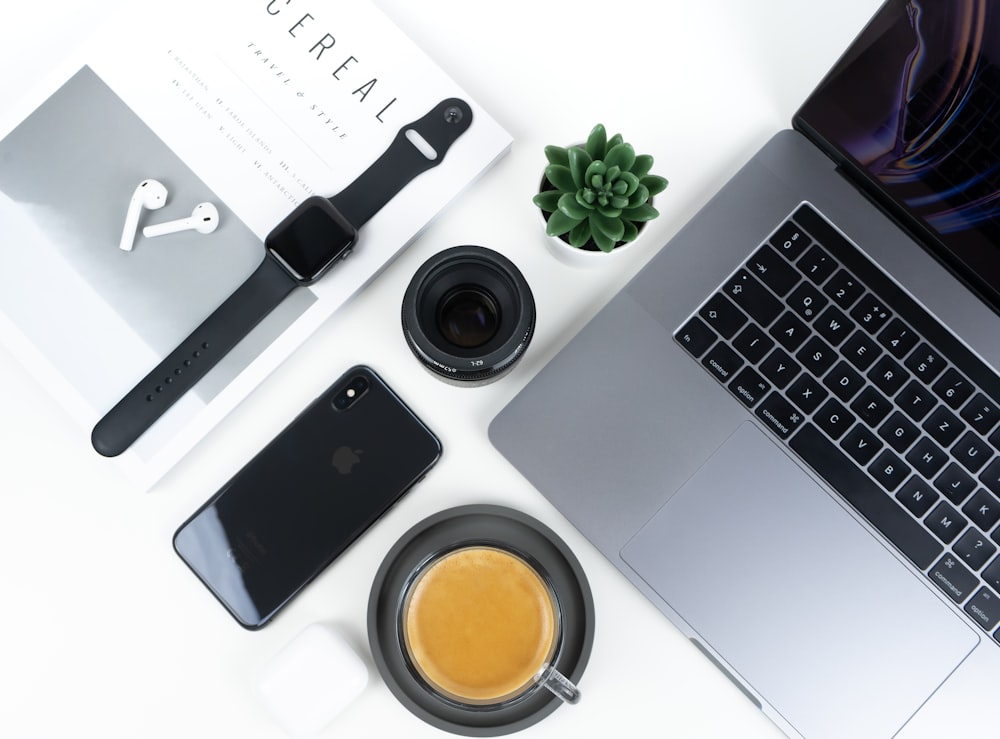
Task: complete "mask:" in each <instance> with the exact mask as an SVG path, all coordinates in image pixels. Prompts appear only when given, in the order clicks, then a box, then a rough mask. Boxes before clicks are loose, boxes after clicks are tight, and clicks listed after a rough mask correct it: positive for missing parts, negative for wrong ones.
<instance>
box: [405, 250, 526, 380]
mask: <svg viewBox="0 0 1000 739" xmlns="http://www.w3.org/2000/svg"><path fill="white" fill-rule="evenodd" d="M402 322H403V334H404V336H405V337H406V341H407V344H408V345H409V347H410V349H411V350H412V351H413V353H414V355H415V356H416V357H417V359H419V360H420V361H421V363H422V364H423V365H424V367H426V368H427V369H428V370H430V371H431V372H433V373H434V374H435V375H437V376H439V377H442V378H445V379H447V380H452V381H455V382H456V383H461V384H484V383H486V382H491V381H493V380H496V379H497V378H499V377H500V376H501V375H503V374H504V373H505V372H507V371H508V370H510V369H511V368H512V367H513V366H514V365H515V364H516V363H517V361H518V360H519V359H520V358H521V356H522V355H523V354H524V351H525V349H526V348H527V346H528V343H529V342H530V340H531V336H532V333H533V332H534V327H535V302H534V298H533V296H532V294H531V288H530V287H529V286H528V283H527V281H525V279H524V276H523V275H522V274H521V272H520V271H519V270H518V269H517V267H515V266H514V264H513V263H512V262H511V261H510V260H509V259H507V258H506V257H505V256H503V255H502V254H499V253H497V252H495V251H493V250H491V249H486V248H485V247H481V246H456V247H453V248H451V249H446V250H444V251H443V252H441V253H439V254H437V255H435V256H433V257H431V258H430V259H429V260H427V261H426V262H425V263H424V264H423V265H422V266H421V267H420V269H418V270H417V272H416V274H415V275H414V276H413V279H412V280H411V281H410V285H409V287H407V289H406V294H405V295H404V296H403V310H402Z"/></svg>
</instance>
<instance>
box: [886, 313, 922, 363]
mask: <svg viewBox="0 0 1000 739" xmlns="http://www.w3.org/2000/svg"><path fill="white" fill-rule="evenodd" d="M878 340H879V343H880V344H881V345H882V346H884V347H885V348H886V349H888V350H889V352H890V353H891V354H892V356H894V357H895V358H896V359H902V358H903V357H905V356H906V355H907V354H909V353H910V350H911V349H913V347H915V346H916V345H917V341H919V337H918V336H917V335H916V334H915V333H913V331H911V330H910V327H909V326H907V325H906V324H905V323H903V322H902V321H900V320H899V319H898V318H893V319H892V320H891V321H889V324H888V325H887V326H886V327H885V329H884V330H883V331H882V333H880V334H879V335H878Z"/></svg>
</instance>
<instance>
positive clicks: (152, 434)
mask: <svg viewBox="0 0 1000 739" xmlns="http://www.w3.org/2000/svg"><path fill="white" fill-rule="evenodd" d="M192 19H194V20H192ZM450 97H459V98H462V99H464V100H465V101H467V102H468V103H469V104H470V105H471V106H472V109H473V113H474V115H473V124H472V126H471V127H470V128H469V130H468V131H467V132H466V133H465V134H464V135H463V136H462V137H461V138H460V139H459V140H458V141H457V142H456V143H455V145H454V146H453V147H452V148H451V150H450V151H449V152H448V154H447V156H446V157H445V159H444V161H443V162H442V163H441V164H440V165H439V166H437V167H435V168H433V169H431V170H430V171H428V172H426V173H424V174H423V175H421V176H420V178H419V180H417V182H419V186H409V187H406V188H404V189H403V191H402V192H401V193H400V194H398V195H397V196H396V197H395V198H393V200H392V201H390V203H389V204H388V205H386V206H385V208H384V209H383V210H382V211H380V212H379V213H378V214H376V216H375V217H374V218H373V219H372V220H371V221H369V222H368V223H367V224H366V225H365V226H364V227H363V228H362V230H361V234H360V237H359V241H358V245H357V247H356V249H355V250H354V253H353V254H352V256H351V258H350V259H349V260H346V261H345V262H343V264H342V265H339V266H337V267H336V268H334V269H333V270H332V271H331V272H330V273H329V274H327V275H326V276H325V277H323V278H322V279H321V280H319V281H318V282H316V283H314V284H313V285H310V286H309V287H308V288H299V289H297V290H295V291H293V293H292V295H291V296H290V297H289V298H287V299H286V300H285V301H284V302H283V303H282V304H281V305H280V306H279V307H278V309H277V310H275V311H274V312H273V313H271V314H270V315H269V316H268V317H267V318H266V319H265V320H264V321H263V322H262V323H261V324H260V325H258V326H257V327H256V328H255V329H254V330H253V331H252V332H251V333H250V335H249V336H247V338H246V339H244V340H243V341H242V342H241V343H240V344H239V345H238V346H237V347H236V348H235V349H234V350H233V351H232V352H230V353H229V354H228V355H227V356H226V357H225V358H224V359H223V360H222V361H221V362H220V363H219V364H218V365H217V366H216V367H214V368H213V369H212V370H211V371H210V372H209V374H208V375H207V376H206V377H205V378H203V380H202V381H201V382H199V383H198V384H197V385H196V386H195V388H194V390H192V391H191V392H189V393H187V394H186V395H185V396H184V397H182V398H181V399H180V400H179V401H178V402H177V403H176V404H175V405H174V406H173V407H172V408H171V409H170V410H169V411H168V412H167V413H166V414H165V415H164V416H163V417H162V418H161V419H160V420H159V421H158V422H157V423H155V424H154V425H153V427H152V428H151V429H150V430H149V431H147V432H146V433H145V434H144V435H143V436H142V437H140V438H139V440H138V441H137V442H136V443H135V444H133V445H132V447H131V448H130V449H129V450H128V451H126V452H125V453H124V454H122V455H121V456H119V457H117V458H115V459H114V461H113V462H109V463H113V464H117V465H120V466H121V467H122V469H123V470H125V471H126V472H127V473H128V474H129V475H130V476H132V477H133V478H134V479H135V480H136V482H137V483H139V484H140V485H142V486H143V488H144V489H145V488H148V487H150V486H151V485H152V484H153V483H154V482H155V481H156V480H157V479H158V478H159V477H161V476H162V475H163V474H164V473H165V472H166V471H167V470H168V469H170V467H171V466H172V465H174V464H175V463H176V462H177V461H178V460H179V459H180V458H181V457H182V456H183V455H184V454H185V453H187V452H188V451H189V450H190V449H191V448H192V447H193V446H194V445H195V444H196V443H197V442H198V441H199V440H200V439H202V438H203V437H204V436H205V434H206V433H208V431H209V430H210V429H211V428H212V427H213V426H214V425H215V424H217V423H218V422H219V421H220V420H221V419H222V418H224V417H225V416H226V414H227V413H228V412H230V411H231V410H232V409H233V408H234V407H235V406H236V405H237V404H238V403H239V402H240V401H241V400H242V399H244V398H245V397H246V396H247V395H248V394H249V393H250V391H251V390H253V388H254V387H256V386H257V385H258V384H259V383H260V382H261V381H262V380H263V379H264V378H265V377H266V376H267V375H268V374H269V373H270V372H272V371H273V370H274V369H275V368H276V367H277V366H278V365H279V364H280V363H281V362H282V361H283V360H284V359H285V358H287V357H288V356H289V354H291V352H292V351H293V350H294V349H295V348H296V347H298V346H299V345H300V344H301V343H302V342H303V341H304V340H305V339H306V338H307V337H308V336H309V335H310V334H311V333H312V332H313V331H314V330H315V329H316V328H317V327H318V326H319V325H320V323H321V322H322V321H324V320H325V319H327V318H328V317H329V316H330V315H331V314H333V313H334V311H336V310H337V308H338V307H340V306H341V305H342V304H343V303H344V302H346V301H347V300H349V299H350V298H351V297H352V296H353V295H354V294H356V293H357V291H358V290H360V289H361V288H362V287H363V286H364V285H365V284H366V283H368V282H369V281H370V280H371V279H372V278H373V277H374V276H375V275H376V274H377V273H378V272H379V271H380V270H381V269H382V268H383V267H384V266H385V265H386V264H387V263H388V262H389V261H391V259H392V258H393V257H394V256H395V255H396V254H397V253H398V252H399V251H400V250H401V249H402V248H403V247H405V246H406V244H407V243H409V242H410V241H412V240H413V239H414V237H415V236H416V235H417V234H418V233H419V232H420V231H421V230H422V229H423V228H424V227H425V226H426V225H427V224H428V222H429V221H430V220H431V219H432V218H433V217H434V216H435V215H436V214H437V213H438V212H439V211H441V210H442V209H443V208H444V207H445V206H446V205H447V204H448V203H449V201H451V200H452V199H453V198H454V197H455V196H456V195H457V194H458V193H459V192H460V191H462V190H463V189H464V188H465V187H466V186H467V185H468V184H469V183H470V182H471V181H473V180H474V179H475V178H477V177H478V176H479V175H480V174H481V173H483V172H484V171H485V170H487V169H488V168H489V167H490V166H491V164H493V163H494V162H495V161H496V160H497V159H498V158H499V157H501V156H502V155H503V154H504V153H505V152H506V151H507V150H508V149H509V147H510V144H511V139H510V136H509V135H508V134H507V133H506V132H505V131H504V130H503V129H502V128H501V127H500V126H499V125H498V124H497V123H496V122H495V121H494V120H493V119H492V118H490V116H489V115H488V113H486V112H485V111H483V110H482V109H481V108H480V107H479V106H477V105H476V104H475V102H474V100H473V99H471V98H470V97H469V95H467V94H466V93H465V92H464V91H463V90H461V89H459V88H458V86H457V85H456V84H455V83H454V82H453V81H452V80H451V79H450V78H449V77H448V75H447V74H446V73H445V72H444V71H443V70H441V69H440V68H439V67H437V66H436V64H435V63H434V62H432V61H431V60H430V59H429V57H427V56H426V55H425V54H424V52H423V51H422V50H420V49H419V48H417V47H416V46H415V45H414V43H413V42H412V41H410V40H409V39H408V38H407V37H406V36H405V35H404V34H403V33H402V32H401V31H400V30H399V29H398V28H396V27H395V26H394V25H393V24H392V22H391V21H390V20H389V19H388V18H386V17H385V15H384V14H382V12H381V11H380V10H378V9H377V8H376V7H374V6H373V5H371V4H369V3H368V2H358V1H355V2H351V3H321V2H316V1H310V0H272V1H270V2H269V1H268V0H257V1H255V2H252V3H244V2H237V1H236V0H216V2H214V3H210V4H207V5H206V4H199V5H197V6H196V5H195V4H194V2H192V1H191V0H184V1H183V2H176V3H169V4H163V6H162V9H161V10H157V11H154V10H151V9H147V8H146V6H143V8H142V9H138V8H136V9H125V10H123V13H122V15H120V16H118V17H116V18H115V19H114V21H113V22H112V23H111V24H110V25H109V26H107V27H106V28H104V29H103V30H102V31H101V32H100V33H99V34H98V35H97V36H96V37H95V38H93V39H91V40H90V41H88V42H87V43H85V44H82V45H81V48H80V49H78V50H77V51H76V52H74V53H73V54H72V55H70V58H67V59H66V60H65V63H62V64H61V66H60V73H59V75H58V76H57V79H53V80H48V81H46V82H45V83H44V84H43V85H42V89H40V90H39V92H38V93H37V99H35V100H33V101H28V102H27V103H26V104H25V107H24V110H23V111H22V112H19V113H18V115H17V118H16V120H15V122H13V123H10V124H7V125H3V127H0V162H2V166H0V227H2V229H3V238H2V240H0V254H2V261H3V264H4V267H3V270H2V271H0V339H2V340H3V341H4V343H5V344H6V345H7V346H8V348H9V349H10V350H11V351H12V352H13V353H14V354H15V355H16V356H18V357H19V358H20V359H21V360H22V361H23V362H24V363H25V364H26V365H27V366H28V368H29V369H30V371H31V372H32V373H33V374H34V376H35V377H37V378H38V380H39V381H40V382H41V383H42V384H43V385H44V386H45V387H47V388H48V389H49V390H50V391H51V392H52V393H53V394H54V395H55V397H56V398H57V400H58V401H59V402H60V403H61V404H62V405H63V406H64V407H65V408H67V409H68V410H69V411H70V413H71V414H72V416H73V417H74V418H75V419H76V420H77V421H78V422H79V424H80V427H81V431H82V433H81V436H80V440H81V441H80V443H81V444H87V445H88V446H89V444H90V430H91V429H92V428H93V426H94V424H95V423H96V422H97V421H98V420H99V419H100V418H101V417H102V416H103V415H104V414H105V413H106V412H107V411H108V409H110V408H111V407H112V406H113V405H114V404H115V403H116V402H117V401H118V400H119V399H120V398H121V397H122V396H123V395H124V394H125V393H126V392H127V391H129V390H130V389H131V388H132V387H133V386H134V385H135V383H136V382H137V381H138V380H139V379H141V378H142V377H144V376H145V375H146V373H147V372H148V371H149V370H150V369H152V368H153V367H155V366H156V365H157V364H158V363H159V362H160V360H161V359H162V358H163V357H164V356H166V355H167V354H168V353H169V352H170V351H171V350H172V349H173V348H174V347H175V346H176V345H177V344H178V343H179V342H180V341H181V340H182V339H183V338H185V337H186V336H187V335H188V334H189V333H190V332H191V331H192V330H193V329H194V328H195V327H196V326H197V325H198V324H199V323H200V322H201V321H202V320H203V319H204V318H205V317H206V316H208V315H209V314H211V313H212V311H213V310H214V309H215V308H216V307H217V306H218V305H219V304H220V303H221V302H222V301H223V300H224V299H225V298H226V297H227V296H228V295H230V294H231V293H232V292H233V290H234V289H235V288H236V287H237V286H238V285H240V284H241V283H242V282H243V281H244V280H245V279H246V278H247V277H248V276H249V275H250V273H251V272H252V271H253V270H254V268H255V267H256V266H257V265H258V264H259V263H260V261H261V260H262V258H263V256H264V247H263V239H264V237H265V236H266V235H267V234H268V233H269V232H270V230H271V229H272V228H274V226H275V225H277V224H278V223H279V222H280V221H281V220H282V218H284V217H285V216H286V215H287V214H288V213H289V212H291V211H292V210H293V209H294V208H295V206H296V205H297V204H298V203H300V202H301V201H302V200H304V199H305V198H307V197H309V196H311V195H324V196H330V195H333V194H335V193H337V192H338V191H339V190H341V189H342V188H343V187H344V186H346V185H347V184H349V183H350V182H351V181H353V180H354V179H355V177H357V175H358V174H360V173H361V172H363V171H364V170H365V169H367V168H368V166H369V165H370V164H371V163H372V162H374V161H375V159H376V158H377V157H378V155H380V154H381V153H382V152H383V151H384V150H385V149H386V148H387V147H388V146H389V144H390V142H391V141H392V139H393V138H394V136H395V135H396V133H397V131H398V130H399V129H400V128H401V127H402V126H403V125H405V124H407V123H409V122H412V121H415V120H417V119H419V118H420V117H422V116H423V115H424V114H425V113H426V112H427V111H428V110H430V109H431V108H433V107H434V106H435V105H436V104H437V103H439V102H440V101H441V100H444V99H446V98H450ZM146 179H155V180H157V181H159V182H161V183H162V184H163V185H164V186H165V188H166V189H167V190H168V196H167V201H166V204H165V205H164V207H162V208H159V209H157V210H143V211H142V213H141V219H140V222H139V228H138V229H137V234H136V236H135V239H134V243H133V244H132V249H131V250H124V249H121V248H119V246H120V244H119V242H120V240H121V239H122V229H123V223H124V221H125V214H126V210H127V208H128V204H129V201H130V198H131V197H132V194H133V193H134V192H135V190H136V187H137V186H138V184H139V183H140V182H142V181H143V180H146ZM203 202H209V203H212V204H214V205H215V206H216V208H217V210H218V213H219V226H218V228H217V229H216V230H215V231H214V232H212V233H209V234H202V233H199V232H197V231H194V230H184V231H180V232H177V233H173V234H170V235H168V236H161V237H158V238H147V237H144V236H143V234H142V230H143V227H144V226H148V225H151V224H157V223H164V222H170V221H174V220H180V219H184V218H185V217H189V216H191V214H192V211H193V209H194V208H195V207H196V206H197V205H198V204H199V203H203ZM95 454H96V452H95Z"/></svg>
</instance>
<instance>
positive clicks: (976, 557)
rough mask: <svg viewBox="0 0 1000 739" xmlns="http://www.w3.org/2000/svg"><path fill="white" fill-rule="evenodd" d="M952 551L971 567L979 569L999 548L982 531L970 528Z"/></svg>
mask: <svg viewBox="0 0 1000 739" xmlns="http://www.w3.org/2000/svg"><path fill="white" fill-rule="evenodd" d="M952 551H954V552H955V554H957V555H958V556H959V557H961V558H962V561H963V562H965V564H967V565H968V566H969V567H970V568H972V569H973V570H979V569H982V567H983V565H984V564H986V563H987V562H988V561H989V560H990V557H992V556H993V555H994V554H996V553H997V548H996V547H995V546H993V544H992V543H991V542H990V540H989V539H988V538H987V537H986V534H984V533H983V532H982V531H977V530H976V529H972V528H970V529H969V530H968V531H966V532H965V533H964V534H962V537H961V538H960V539H959V540H958V541H956V542H955V545H954V546H953V547H952Z"/></svg>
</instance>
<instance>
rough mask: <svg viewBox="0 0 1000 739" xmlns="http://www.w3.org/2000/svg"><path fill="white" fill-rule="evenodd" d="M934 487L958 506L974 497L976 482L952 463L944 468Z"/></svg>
mask: <svg viewBox="0 0 1000 739" xmlns="http://www.w3.org/2000/svg"><path fill="white" fill-rule="evenodd" d="M934 487H936V488H937V489H938V490H940V491H941V492H942V493H943V494H944V496H945V497H946V498H947V499H948V500H950V501H951V502H952V503H954V504H955V505H958V504H960V503H961V502H962V501H963V500H965V499H966V498H968V497H969V496H970V495H972V490H973V489H974V488H975V487H976V481H975V480H973V479H972V478H971V477H969V475H968V474H967V473H966V472H965V471H964V470H963V469H962V468H961V467H959V466H958V465H957V464H955V463H954V462H951V463H949V464H948V466H947V467H945V468H944V472H942V473H941V474H940V475H938V476H937V478H936V479H935V480H934Z"/></svg>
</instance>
